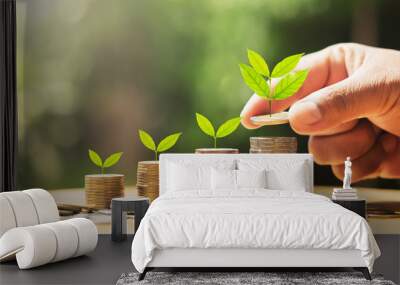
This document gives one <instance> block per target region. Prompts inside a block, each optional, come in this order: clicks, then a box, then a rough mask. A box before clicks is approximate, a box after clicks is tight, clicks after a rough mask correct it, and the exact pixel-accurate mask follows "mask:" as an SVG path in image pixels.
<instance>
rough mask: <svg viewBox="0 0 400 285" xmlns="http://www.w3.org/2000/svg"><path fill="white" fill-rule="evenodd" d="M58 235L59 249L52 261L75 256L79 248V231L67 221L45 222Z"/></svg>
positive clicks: (45, 225)
mask: <svg viewBox="0 0 400 285" xmlns="http://www.w3.org/2000/svg"><path fill="white" fill-rule="evenodd" d="M43 227H47V228H49V229H51V230H52V231H53V232H54V234H55V235H56V241H57V251H56V254H55V256H54V258H53V260H52V261H51V262H57V261H60V260H64V259H67V258H70V257H73V256H74V254H75V252H76V251H77V248H78V233H77V232H76V230H75V229H74V227H73V226H72V225H71V224H70V223H67V222H66V221H60V222H55V223H49V224H44V225H43Z"/></svg>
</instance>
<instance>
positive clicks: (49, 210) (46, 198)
mask: <svg viewBox="0 0 400 285" xmlns="http://www.w3.org/2000/svg"><path fill="white" fill-rule="evenodd" d="M22 192H23V193H26V194H28V195H29V196H30V197H31V199H32V201H33V204H34V206H35V208H36V212H37V214H38V218H39V224H45V223H52V222H56V221H58V220H59V219H60V216H59V215H58V209H57V204H56V201H55V200H54V198H53V196H51V194H50V193H49V192H47V191H46V190H43V189H29V190H24V191H22Z"/></svg>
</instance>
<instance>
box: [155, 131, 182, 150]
mask: <svg viewBox="0 0 400 285" xmlns="http://www.w3.org/2000/svg"><path fill="white" fill-rule="evenodd" d="M181 135H182V133H176V134H172V135H169V136H167V137H165V138H164V139H163V140H162V141H161V142H160V143H159V144H158V146H157V152H163V151H166V150H168V149H170V148H171V147H173V146H174V145H175V144H176V142H177V141H178V139H179V137H180V136H181Z"/></svg>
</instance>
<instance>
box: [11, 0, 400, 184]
mask: <svg viewBox="0 0 400 285" xmlns="http://www.w3.org/2000/svg"><path fill="white" fill-rule="evenodd" d="M398 11H400V1H396V0H393V1H389V0H381V1H373V0H360V1H349V0H252V1H248V0H146V1H144V0H143V1H142V0H118V1H110V0H25V1H22V0H18V1H17V21H18V23H17V27H18V31H17V64H18V101H19V156H18V184H19V185H18V187H19V188H21V189H23V188H29V187H43V188H46V189H60V188H73V187H82V186H83V176H84V175H85V174H89V173H95V172H98V171H99V170H98V169H96V168H95V166H93V165H92V164H91V163H90V162H89V160H88V157H87V150H88V148H92V149H94V150H96V151H98V152H99V153H100V154H101V155H102V156H106V155H109V154H110V153H112V152H115V151H123V152H124V155H123V157H122V159H121V162H120V163H119V164H118V165H117V166H115V167H113V168H112V169H110V170H109V171H110V172H114V173H115V172H117V173H122V174H125V175H126V176H127V184H128V185H133V184H134V183H135V176H136V173H135V172H136V164H137V161H139V160H151V159H152V158H153V154H152V153H151V152H150V151H149V150H147V149H145V148H144V147H143V146H142V145H141V143H140V141H139V139H138V136H137V130H138V128H143V129H145V130H147V131H148V132H149V133H151V134H152V135H153V136H154V137H155V138H156V140H159V139H160V138H161V137H164V136H166V135H168V134H170V133H173V132H177V131H182V132H183V136H182V138H181V140H180V141H179V142H178V144H177V145H176V146H175V147H174V148H173V149H172V151H173V152H193V150H194V149H195V148H198V147H211V146H212V139H211V138H209V137H206V136H205V135H203V134H202V133H201V132H200V130H199V129H198V127H197V126H196V123H195V118H194V113H195V112H200V113H202V114H204V115H206V116H207V117H209V118H210V119H211V120H212V121H214V122H215V123H216V124H217V125H219V124H220V123H222V122H223V121H225V120H226V119H228V118H231V117H234V116H238V115H239V113H240V111H241V109H242V107H243V105H244V104H245V102H246V101H247V100H248V98H249V97H250V95H251V91H250V90H249V89H248V88H247V87H246V85H245V84H244V83H243V81H242V79H241V76H240V72H239V69H238V63H239V62H247V59H246V49H247V48H251V49H254V50H256V51H259V52H260V53H261V54H263V55H264V56H265V57H266V58H267V59H268V61H269V62H270V64H271V65H273V64H275V63H276V62H277V61H279V60H280V59H282V58H283V57H285V56H287V55H291V54H294V53H298V52H306V53H309V52H313V51H316V50H319V49H322V48H324V47H326V46H328V45H331V44H334V43H338V42H347V41H354V42H360V43H365V44H369V45H375V46H382V47H386V48H394V49H400V37H398ZM264 135H294V133H293V132H292V131H291V129H290V127H289V126H288V125H287V126H275V127H264V128H262V129H260V130H257V131H249V130H245V129H244V128H243V127H240V129H239V130H238V131H237V132H236V133H234V134H233V135H231V136H229V137H228V138H225V139H222V140H221V141H220V142H219V146H221V147H238V148H240V150H241V152H248V149H249V136H264ZM299 141H300V152H307V137H300V136H299ZM315 180H316V181H315V183H316V184H319V185H328V184H339V181H338V180H337V179H336V178H335V177H334V176H333V174H332V173H331V171H330V168H329V167H321V166H316V168H315ZM359 185H368V186H376V187H382V188H385V187H386V188H396V189H398V188H400V182H399V180H371V181H365V182H362V183H359Z"/></svg>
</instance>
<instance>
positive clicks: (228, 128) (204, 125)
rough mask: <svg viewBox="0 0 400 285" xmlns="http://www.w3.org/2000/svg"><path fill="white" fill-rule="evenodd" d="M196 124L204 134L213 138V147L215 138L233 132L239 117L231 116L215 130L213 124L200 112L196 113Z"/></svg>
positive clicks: (215, 141) (215, 143)
mask: <svg viewBox="0 0 400 285" xmlns="http://www.w3.org/2000/svg"><path fill="white" fill-rule="evenodd" d="M196 120H197V125H198V126H199V128H200V129H201V130H202V131H203V133H205V134H206V135H208V136H210V137H212V138H213V139H214V148H216V147H217V139H219V138H223V137H226V136H228V135H230V134H231V133H233V132H234V131H235V130H236V129H237V128H238V127H239V125H240V117H236V118H232V119H229V120H228V121H226V122H225V123H223V124H222V125H221V126H219V128H218V130H217V131H215V128H214V126H213V124H212V123H211V122H210V120H209V119H207V118H206V117H205V116H203V115H202V114H199V113H196Z"/></svg>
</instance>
